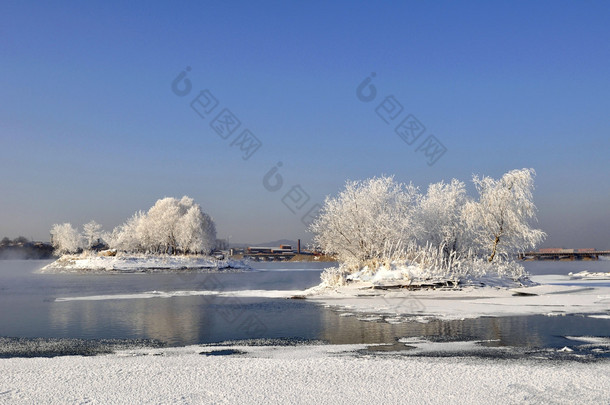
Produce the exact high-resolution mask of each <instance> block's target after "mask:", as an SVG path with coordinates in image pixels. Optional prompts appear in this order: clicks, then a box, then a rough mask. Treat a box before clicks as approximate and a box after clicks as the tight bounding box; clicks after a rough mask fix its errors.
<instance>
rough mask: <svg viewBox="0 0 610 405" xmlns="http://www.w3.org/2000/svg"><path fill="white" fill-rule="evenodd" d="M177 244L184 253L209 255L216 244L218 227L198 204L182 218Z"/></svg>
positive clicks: (179, 224)
mask: <svg viewBox="0 0 610 405" xmlns="http://www.w3.org/2000/svg"><path fill="white" fill-rule="evenodd" d="M176 242H177V244H178V246H179V247H180V250H181V251H182V252H184V253H203V254H209V253H211V252H212V250H213V249H214V246H215V244H216V226H215V225H214V221H212V219H211V218H210V216H209V215H208V214H206V213H204V212H203V211H202V210H201V207H200V206H199V205H197V204H195V205H193V206H191V207H190V208H189V209H188V211H187V212H186V214H184V215H183V216H182V218H180V220H179V222H178V229H177V232H176Z"/></svg>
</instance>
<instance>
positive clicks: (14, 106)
mask: <svg viewBox="0 0 610 405" xmlns="http://www.w3.org/2000/svg"><path fill="white" fill-rule="evenodd" d="M124 3H125V2H111V1H103V2H94V1H92V2H76V1H75V2H54V4H53V5H51V4H47V3H44V2H43V3H40V2H26V1H19V2H13V1H3V2H2V3H1V5H0V77H1V83H2V87H1V90H2V92H1V93H0V140H1V148H0V169H1V173H2V175H1V176H0V237H1V236H4V235H6V236H9V237H15V236H18V235H24V236H26V237H33V238H35V239H40V240H48V230H49V229H50V227H51V225H52V224H53V223H60V222H66V221H67V222H71V223H73V224H74V225H78V226H80V225H82V224H83V223H85V222H87V221H89V220H90V219H95V220H97V221H98V222H100V223H101V224H103V225H104V227H105V228H106V229H109V230H110V229H112V228H113V227H114V226H116V225H118V224H119V223H121V222H123V221H124V220H125V219H126V218H127V217H129V216H130V215H132V214H133V212H135V211H136V210H138V209H147V208H148V207H150V206H151V205H152V204H153V203H154V202H155V201H156V200H157V199H158V198H161V197H164V196H176V197H180V196H182V195H185V194H186V195H189V196H191V197H193V198H195V199H196V200H197V201H198V202H199V203H200V204H201V205H202V206H203V207H204V210H205V211H206V212H208V213H209V214H210V215H212V217H214V219H215V220H216V223H217V227H218V231H219V237H228V236H231V241H232V242H239V241H242V242H257V241H265V240H272V239H279V238H291V239H296V238H299V237H300V238H303V239H308V238H309V236H308V235H307V234H306V232H305V230H304V228H305V227H304V225H303V224H302V223H301V216H302V214H304V213H305V211H307V210H308V209H309V208H310V207H311V206H312V205H313V204H314V203H316V202H322V201H323V199H324V197H325V196H326V195H328V194H334V193H336V192H337V191H338V190H339V189H340V188H341V187H342V186H343V184H344V183H345V181H346V180H347V179H352V180H356V179H364V178H367V177H371V176H375V175H381V174H394V175H395V176H396V178H397V179H398V180H400V181H405V182H408V181H412V182H413V183H414V184H415V185H418V186H420V187H422V188H424V189H425V187H426V186H427V184H428V183H430V182H436V181H440V180H450V179H451V178H453V177H456V178H459V179H461V180H464V181H469V179H470V178H471V176H472V174H475V173H476V174H485V175H490V176H494V177H498V176H500V175H501V174H502V173H504V172H506V171H508V170H511V169H515V168H523V167H532V168H534V169H535V170H536V171H537V174H538V175H537V178H536V187H537V188H536V192H535V202H536V204H537V206H538V209H539V214H538V218H539V227H541V228H542V229H543V230H545V231H546V232H547V233H548V234H549V237H548V240H547V242H546V243H545V246H565V247H595V248H598V249H600V248H610V211H609V208H608V207H610V192H609V190H610V186H609V173H610V159H609V152H610V140H609V139H608V135H609V134H610V118H609V117H610V114H608V110H609V107H610V102H609V97H610V3H609V2H604V1H599V2H577V1H573V2H564V1H536V2H529V1H525V2H518V1H511V2H495V1H494V2H487V1H480V2H434V3H431V2H395V3H393V2H354V1H345V2H327V1H320V2H317V1H309V2H298V3H297V2H280V1H278V2H213V3H212V2H192V3H175V2H173V3H170V2H167V3H158V2H150V1H146V2H129V4H124ZM187 66H188V67H190V68H191V70H190V71H189V72H188V75H187V78H188V79H189V80H190V82H191V85H192V91H191V92H190V93H189V94H188V95H186V96H183V97H180V96H177V95H176V94H174V93H173V92H172V89H171V84H172V81H173V80H174V78H176V76H178V74H180V73H181V72H182V71H183V70H184V69H185V68H186V67H187ZM372 72H374V73H375V74H376V76H375V78H374V79H373V81H372V84H373V85H374V86H375V88H376V90H377V96H376V98H375V99H374V100H373V101H371V102H368V103H366V102H363V101H360V100H359V99H358V98H357V97H356V88H357V86H358V85H359V84H360V83H361V82H362V81H363V80H364V79H365V78H366V77H367V76H368V75H370V74H371V73H372ZM204 89H208V90H209V91H210V94H212V95H213V96H214V97H216V99H217V100H218V106H217V107H216V109H214V110H212V111H211V113H210V115H209V116H207V117H206V118H201V117H200V116H199V115H197V113H196V112H195V111H194V110H193V109H192V108H191V106H190V103H191V101H193V99H195V97H196V96H197V95H198V94H199V92H200V91H201V90H204ZM390 95H393V96H394V97H395V100H397V101H398V102H400V103H401V105H402V106H403V108H404V110H403V112H402V115H400V116H398V118H396V119H397V121H392V122H391V123H390V124H386V123H385V122H384V121H383V120H382V119H381V118H380V117H379V116H378V115H377V114H376V112H375V109H376V107H377V106H378V105H379V104H380V103H381V102H382V101H383V100H384V99H385V97H386V96H390ZM386 106H387V105H386ZM224 108H228V109H229V110H231V111H232V112H233V113H234V115H235V116H236V117H237V118H238V119H239V120H240V121H241V126H240V127H239V128H238V129H237V130H236V132H235V133H234V134H232V135H231V136H230V137H229V139H227V140H224V139H223V138H221V137H220V136H219V135H218V134H217V133H216V132H215V131H214V130H213V129H212V128H211V126H210V123H211V121H212V120H213V119H214V117H215V116H216V115H217V113H220V111H221V110H222V109H224ZM408 114H413V115H414V116H415V117H417V119H418V120H419V121H420V122H421V123H422V124H423V125H424V126H425V127H426V132H425V133H424V135H422V136H421V137H420V138H418V141H417V142H415V143H414V144H413V145H408V144H407V143H405V142H403V140H401V138H400V137H399V136H398V135H397V134H396V133H395V132H394V127H395V126H396V123H397V122H399V121H400V120H401V119H402V118H403V117H405V116H406V115H408ZM243 129H249V130H250V131H251V132H252V133H253V134H254V135H255V136H256V137H257V138H258V139H259V140H260V141H261V142H262V147H261V148H260V149H258V150H257V151H256V152H255V153H254V154H253V155H252V156H251V157H250V158H249V159H248V160H243V159H242V152H241V151H240V150H239V147H236V146H235V145H233V146H232V145H231V143H232V142H234V141H235V139H236V138H237V136H238V135H239V134H240V133H241V131H242V130H243ZM431 134H432V135H434V136H436V138H437V139H438V140H439V141H440V142H442V144H443V145H444V146H445V147H446V149H447V152H446V153H445V154H444V155H443V156H441V158H440V159H439V160H438V161H437V162H436V163H435V164H434V165H432V166H429V165H428V164H427V160H426V159H427V158H426V156H425V154H424V153H422V151H421V150H420V151H417V147H418V145H419V144H420V143H421V142H420V141H423V140H424V138H426V137H427V136H428V135H431ZM278 162H282V166H281V167H280V168H279V172H278V173H279V175H281V176H282V178H283V186H282V187H281V188H280V189H279V190H278V191H275V192H273V191H268V190H267V188H265V187H264V186H263V177H264V176H265V174H266V173H267V172H268V171H269V170H270V169H272V168H273V167H274V165H275V164H276V163H278ZM274 179H275V177H272V181H275V180H274ZM295 185H300V186H301V187H302V190H303V191H304V192H306V193H308V194H309V196H310V200H309V201H307V203H305V204H304V205H303V207H302V208H300V209H298V208H296V207H293V208H294V209H295V211H296V214H293V213H292V212H291V211H290V210H289V209H288V208H287V207H286V206H285V205H284V204H283V203H282V198H283V196H284V195H286V193H288V192H289V191H290V189H291V187H292V186H295ZM291 196H292V194H291ZM295 198H296V197H295ZM285 201H288V200H285Z"/></svg>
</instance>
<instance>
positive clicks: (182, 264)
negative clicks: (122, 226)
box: [40, 254, 252, 273]
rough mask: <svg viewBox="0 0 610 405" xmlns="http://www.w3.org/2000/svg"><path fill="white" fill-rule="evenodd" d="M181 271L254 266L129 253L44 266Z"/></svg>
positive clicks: (82, 269) (64, 269)
mask: <svg viewBox="0 0 610 405" xmlns="http://www.w3.org/2000/svg"><path fill="white" fill-rule="evenodd" d="M181 270H188V271H192V270H199V271H203V270H209V271H218V270H222V271H227V270H236V271H247V270H252V268H251V267H250V266H249V265H248V264H247V263H246V262H245V261H243V260H232V259H224V260H220V259H216V258H214V257H211V256H200V255H199V256H187V255H127V254H118V255H116V256H93V255H90V254H89V255H64V256H61V257H60V258H59V259H57V260H56V261H54V262H52V263H50V264H48V265H46V266H44V267H43V268H42V269H40V272H41V273H67V272H71V273H74V272H121V273H136V272H156V271H181Z"/></svg>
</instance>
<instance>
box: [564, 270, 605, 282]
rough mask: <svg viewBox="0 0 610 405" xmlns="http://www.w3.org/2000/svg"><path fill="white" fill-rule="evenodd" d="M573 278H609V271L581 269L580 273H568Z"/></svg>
mask: <svg viewBox="0 0 610 405" xmlns="http://www.w3.org/2000/svg"><path fill="white" fill-rule="evenodd" d="M568 276H570V278H571V279H573V280H610V272H608V273H590V272H588V271H586V270H585V271H581V272H580V273H568Z"/></svg>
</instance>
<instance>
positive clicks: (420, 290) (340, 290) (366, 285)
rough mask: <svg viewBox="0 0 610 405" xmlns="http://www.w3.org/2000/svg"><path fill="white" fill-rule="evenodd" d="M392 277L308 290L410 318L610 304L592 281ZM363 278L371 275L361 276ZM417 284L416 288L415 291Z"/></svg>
mask: <svg viewBox="0 0 610 405" xmlns="http://www.w3.org/2000/svg"><path fill="white" fill-rule="evenodd" d="M392 277H393V276H391V277H385V276H384V277H383V279H382V280H383V282H382V281H381V280H378V279H375V277H371V278H370V279H368V280H367V281H358V282H355V281H354V282H351V283H348V284H347V285H344V286H340V287H335V288H330V287H325V286H318V287H314V288H311V289H309V290H307V291H306V292H305V293H304V295H305V296H306V297H307V298H308V299H311V300H313V301H315V302H319V303H321V304H324V305H329V306H337V307H341V308H345V309H347V310H349V311H350V312H360V313H368V314H391V315H395V316H400V317H402V318H403V319H405V321H408V320H414V321H417V320H418V319H426V318H439V319H447V320H451V319H465V318H478V317H482V316H509V315H549V316H553V315H567V314H596V315H597V316H601V317H605V315H606V314H607V313H608V308H609V307H610V287H608V286H607V283H606V284H605V283H598V285H596V284H595V283H591V282H588V283H587V284H586V285H582V286H581V285H571V286H570V285H552V284H548V285H535V283H532V284H534V285H532V286H531V287H522V286H519V287H514V288H511V287H510V282H505V283H504V285H502V284H501V283H500V285H501V286H500V287H499V286H493V287H492V286H491V285H493V284H491V283H489V282H486V283H484V284H485V285H483V286H476V285H466V286H462V287H459V288H436V287H427V286H426V285H417V283H415V284H409V283H405V284H402V285H401V284H397V283H396V282H394V285H393V286H392V287H396V288H388V287H387V282H388V281H392V280H393V278H392ZM358 278H362V279H364V280H366V278H364V277H362V276H358ZM547 279H548V278H547ZM548 280H549V281H550V280H551V279H548ZM514 284H518V283H514ZM413 285H415V286H417V289H415V290H411V289H410V287H412V286H413ZM602 319H603V318H602Z"/></svg>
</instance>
